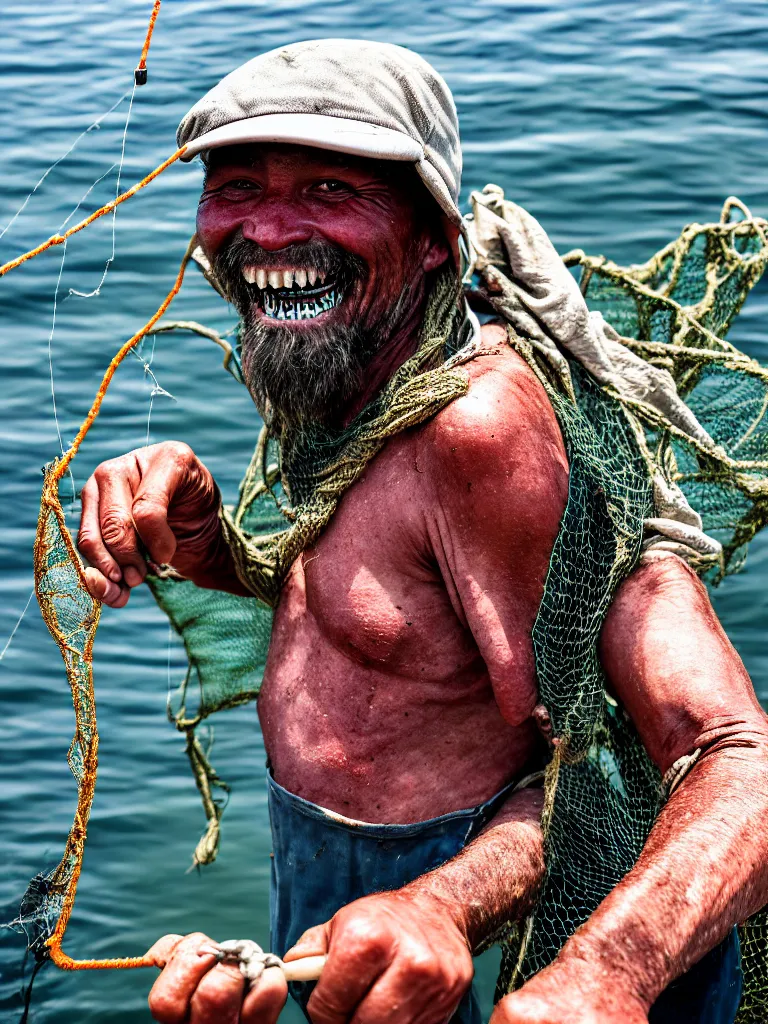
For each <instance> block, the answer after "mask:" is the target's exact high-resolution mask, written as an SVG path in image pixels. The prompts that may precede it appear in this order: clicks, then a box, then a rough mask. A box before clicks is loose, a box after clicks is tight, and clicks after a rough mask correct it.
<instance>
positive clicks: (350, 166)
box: [201, 142, 421, 191]
mask: <svg viewBox="0 0 768 1024" xmlns="http://www.w3.org/2000/svg"><path fill="white" fill-rule="evenodd" d="M201 159H202V161H203V164H204V166H205V168H206V171H207V172H208V173H211V172H212V171H214V170H220V169H226V168H228V167H232V168H235V167H239V168H253V169H260V168H266V167H268V166H269V165H270V164H277V163H279V164H281V165H283V166H291V165H294V166H295V167H296V168H297V170H298V169H301V171H302V172H304V173H307V172H309V173H312V172H313V171H317V172H320V173H323V172H326V171H327V172H328V173H341V172H343V171H347V172H350V173H354V174H359V175H364V176H366V177H369V178H375V179H377V180H380V181H384V182H391V183H392V184H393V185H397V186H399V187H405V188H412V189H413V190H414V191H421V188H420V186H421V179H420V178H419V176H418V174H417V173H416V169H415V168H414V167H413V166H412V165H411V164H409V163H402V162H400V161H395V160H376V159H374V158H372V157H362V156H354V155H352V154H349V153H337V152H335V151H333V150H330V149H319V148H317V147H315V146H300V145H297V144H294V143H286V142H258V143H255V142H250V143H243V144H241V145H237V146H221V147H218V148H216V149H212V150H209V151H208V152H207V153H204V154H202V156H201Z"/></svg>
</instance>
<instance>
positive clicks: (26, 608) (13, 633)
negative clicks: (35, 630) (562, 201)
mask: <svg viewBox="0 0 768 1024" xmlns="http://www.w3.org/2000/svg"><path fill="white" fill-rule="evenodd" d="M34 596H35V588H34V587H32V593H31V594H30V595H29V597H28V598H27V603H26V604H25V605H24V611H23V612H22V613H21V615H20V616H19V618H18V620H17V622H16V625H15V626H14V627H13V629H12V630H11V635H10V636H9V637H8V639H7V640H6V642H5V647H4V648H3V649H2V651H0V661H2V660H3V658H4V657H5V652H6V651H7V650H8V648H9V647H10V646H11V643H12V642H13V638H14V637H15V636H16V630H17V629H18V628H19V626H20V625H21V623H22V620H23V619H24V616H25V615H26V614H27V612H28V611H29V606H30V605H31V604H32V598H33V597H34Z"/></svg>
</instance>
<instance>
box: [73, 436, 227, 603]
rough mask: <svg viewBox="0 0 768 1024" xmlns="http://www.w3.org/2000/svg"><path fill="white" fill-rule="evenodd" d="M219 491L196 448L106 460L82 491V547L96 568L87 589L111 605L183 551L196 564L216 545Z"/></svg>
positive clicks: (176, 446)
mask: <svg viewBox="0 0 768 1024" xmlns="http://www.w3.org/2000/svg"><path fill="white" fill-rule="evenodd" d="M218 506H219V495H218V490H217V488H216V484H215V483H214V481H213V477H212V476H211V474H210V473H209V472H208V470H207V469H206V468H205V466H203V464H202V463H201V462H200V460H199V459H198V458H197V456H196V455H195V453H194V452H193V451H192V449H191V448H190V447H189V446H188V445H185V444H181V443H180V442H176V441H167V442H164V443H163V444H158V445H151V446H150V447H149V448H144V449H141V450H139V451H135V452H130V453H129V454H128V455H123V456H121V457H120V458H118V459H109V460H108V461H106V462H102V463H101V465H100V466H98V468H97V469H96V471H95V473H94V474H93V476H92V477H91V478H90V479H89V480H88V482H87V483H86V485H85V487H84V488H83V491H82V515H81V521H80V534H79V538H78V546H79V548H80V551H81V552H82V554H83V557H84V558H85V559H87V561H88V563H89V566H90V567H91V568H93V569H94V570H95V572H93V573H89V574H88V577H87V580H88V589H89V590H90V592H91V594H93V596H94V597H95V598H97V599H98V600H100V601H105V602H106V603H107V604H110V605H112V606H113V607H121V606H122V605H123V604H125V602H126V601H127V600H128V594H129V591H130V589H131V588H132V587H136V586H138V585H139V584H140V583H142V582H143V580H144V577H145V576H146V574H147V562H146V560H145V558H144V552H145V551H146V552H148V554H149V557H150V559H151V560H152V561H153V562H156V563H158V564H160V565H162V564H165V563H169V562H171V560H172V559H174V557H175V556H178V557H179V558H180V559H181V560H182V562H183V561H184V560H185V559H186V561H187V562H190V561H191V564H192V565H193V566H195V565H197V564H199V563H200V562H201V561H202V562H204V561H205V558H206V557H207V556H208V554H209V551H210V549H211V548H212V546H213V547H214V548H215V545H216V543H218V533H219V519H218Z"/></svg>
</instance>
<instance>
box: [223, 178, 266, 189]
mask: <svg viewBox="0 0 768 1024" xmlns="http://www.w3.org/2000/svg"><path fill="white" fill-rule="evenodd" d="M258 187H259V186H258V185H257V184H256V182H255V181H249V180H248V179H247V178H235V180H234V181H228V182H227V183H226V185H224V188H236V189H245V190H252V189H257V188H258Z"/></svg>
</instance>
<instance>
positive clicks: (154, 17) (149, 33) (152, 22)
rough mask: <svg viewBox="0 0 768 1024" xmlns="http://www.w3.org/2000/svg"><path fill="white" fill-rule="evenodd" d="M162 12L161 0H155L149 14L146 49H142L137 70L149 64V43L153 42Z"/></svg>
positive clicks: (141, 69)
mask: <svg viewBox="0 0 768 1024" xmlns="http://www.w3.org/2000/svg"><path fill="white" fill-rule="evenodd" d="M159 13H160V0H155V6H154V7H153V8H152V13H151V14H150V16H149V28H148V29H147V38H146V39H145V40H144V49H143V50H142V51H141V59H140V60H139V63H138V64H137V65H136V68H137V70H140V71H143V70H144V68H146V66H147V54H148V53H149V44H150V43H151V42H152V33H153V32H154V31H155V22H156V21H157V16H158V14H159Z"/></svg>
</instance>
